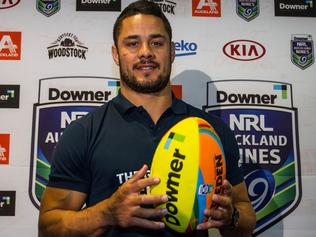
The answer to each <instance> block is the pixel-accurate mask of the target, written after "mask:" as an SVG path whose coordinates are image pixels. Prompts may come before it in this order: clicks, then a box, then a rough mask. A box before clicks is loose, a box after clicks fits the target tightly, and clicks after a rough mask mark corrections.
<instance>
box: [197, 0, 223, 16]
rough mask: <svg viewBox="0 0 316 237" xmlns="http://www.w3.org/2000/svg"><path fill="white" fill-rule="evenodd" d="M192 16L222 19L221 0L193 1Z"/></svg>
mask: <svg viewBox="0 0 316 237" xmlns="http://www.w3.org/2000/svg"><path fill="white" fill-rule="evenodd" d="M192 16H206V17H220V16H221V0H192Z"/></svg>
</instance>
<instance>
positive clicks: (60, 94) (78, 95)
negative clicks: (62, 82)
mask: <svg viewBox="0 0 316 237" xmlns="http://www.w3.org/2000/svg"><path fill="white" fill-rule="evenodd" d="M110 95H111V91H72V90H59V89H57V88H49V89H48V99H49V100H50V101H56V100H59V101H60V100H61V101H90V102H91V101H101V102H102V101H103V102H104V101H108V100H109V96H110Z"/></svg>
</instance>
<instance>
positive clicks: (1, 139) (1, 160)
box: [0, 134, 10, 165]
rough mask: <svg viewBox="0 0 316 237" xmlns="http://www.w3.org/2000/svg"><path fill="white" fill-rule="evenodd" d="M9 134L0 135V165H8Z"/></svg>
mask: <svg viewBox="0 0 316 237" xmlns="http://www.w3.org/2000/svg"><path fill="white" fill-rule="evenodd" d="M9 156H10V134H0V165H1V164H2V165H3V164H9Z"/></svg>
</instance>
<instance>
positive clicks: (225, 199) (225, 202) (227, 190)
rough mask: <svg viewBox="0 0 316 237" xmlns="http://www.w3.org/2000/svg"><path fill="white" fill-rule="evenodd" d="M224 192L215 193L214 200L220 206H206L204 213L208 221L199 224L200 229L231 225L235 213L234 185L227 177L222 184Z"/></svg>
mask: <svg viewBox="0 0 316 237" xmlns="http://www.w3.org/2000/svg"><path fill="white" fill-rule="evenodd" d="M222 188H223V194H222V195H217V194H214V195H213V198H212V201H213V202H214V203H216V204H218V208H206V209H205V210H204V215H205V216H206V217H207V219H208V221H207V222H205V223H202V224H199V225H198V226H197V229H198V230H206V229H209V228H222V227H225V226H229V225H230V223H231V218H232V213H233V209H234V208H233V203H232V185H231V184H230V183H229V182H228V181H227V180H226V179H225V180H224V182H223V185H222Z"/></svg>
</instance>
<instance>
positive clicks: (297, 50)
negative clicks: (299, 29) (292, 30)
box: [291, 35, 315, 70]
mask: <svg viewBox="0 0 316 237" xmlns="http://www.w3.org/2000/svg"><path fill="white" fill-rule="evenodd" d="M291 56H292V57H291V60H292V62H293V64H294V65H296V66H298V67H299V68H300V69H302V70H304V69H306V68H308V67H309V66H310V65H312V64H313V63H314V60H315V58H314V43H313V39H312V36H311V35H292V40H291Z"/></svg>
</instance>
